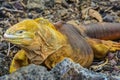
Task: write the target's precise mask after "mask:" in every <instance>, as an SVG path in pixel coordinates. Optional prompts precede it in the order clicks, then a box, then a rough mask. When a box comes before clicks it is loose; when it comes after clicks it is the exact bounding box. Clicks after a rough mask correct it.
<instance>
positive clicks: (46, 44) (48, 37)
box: [23, 27, 68, 64]
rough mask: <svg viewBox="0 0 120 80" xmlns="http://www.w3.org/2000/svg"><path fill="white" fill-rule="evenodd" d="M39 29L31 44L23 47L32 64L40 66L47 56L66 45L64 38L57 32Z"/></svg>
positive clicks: (47, 28)
mask: <svg viewBox="0 0 120 80" xmlns="http://www.w3.org/2000/svg"><path fill="white" fill-rule="evenodd" d="M39 29H40V30H38V32H36V33H35V37H34V39H33V42H32V43H31V44H30V45H29V46H24V47H23V48H24V49H25V50H26V51H27V53H28V54H26V55H27V57H28V58H29V59H30V60H31V63H34V64H41V63H42V62H43V61H44V60H45V59H46V58H47V57H48V56H49V55H51V54H53V53H55V52H57V51H58V50H59V49H61V48H62V47H64V46H66V44H68V42H67V39H66V37H65V36H64V35H62V34H61V33H59V32H58V31H56V30H54V29H52V28H49V27H46V28H45V27H41V28H39Z"/></svg>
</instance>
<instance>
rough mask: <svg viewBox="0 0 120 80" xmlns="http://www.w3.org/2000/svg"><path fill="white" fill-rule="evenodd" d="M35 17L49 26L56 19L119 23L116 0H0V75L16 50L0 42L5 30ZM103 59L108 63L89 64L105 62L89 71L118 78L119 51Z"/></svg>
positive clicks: (118, 8) (96, 61)
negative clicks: (45, 21)
mask: <svg viewBox="0 0 120 80" xmlns="http://www.w3.org/2000/svg"><path fill="white" fill-rule="evenodd" d="M37 1H38V2H37ZM38 17H44V18H46V19H49V20H50V21H51V22H53V23H55V22H57V21H60V20H63V21H72V22H76V23H77V24H89V23H98V22H111V23H116V22H117V23H120V0H0V40H1V41H0V76H2V75H5V74H8V73H9V71H8V70H9V65H10V62H11V60H12V58H13V56H14V55H15V53H16V52H17V51H18V50H19V49H20V48H19V47H18V46H16V45H13V44H11V43H8V42H6V41H4V39H3V34H4V33H5V31H6V29H7V28H9V27H10V26H12V25H14V24H15V23H17V22H19V21H21V20H23V19H26V18H30V19H35V18H38ZM118 41H119V40H118ZM107 57H108V60H109V61H108V63H107V64H106V65H105V66H103V67H100V68H98V69H92V66H93V65H99V64H101V63H104V61H105V60H95V61H94V62H93V65H92V66H91V67H90V69H92V70H94V71H96V72H103V73H105V74H108V75H110V74H112V75H116V76H119V75H120V51H117V52H115V53H114V54H113V53H112V52H109V53H108V55H107Z"/></svg>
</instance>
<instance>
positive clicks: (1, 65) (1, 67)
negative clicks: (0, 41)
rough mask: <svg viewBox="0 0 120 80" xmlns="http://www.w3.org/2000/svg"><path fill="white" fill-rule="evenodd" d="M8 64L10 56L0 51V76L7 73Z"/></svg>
mask: <svg viewBox="0 0 120 80" xmlns="http://www.w3.org/2000/svg"><path fill="white" fill-rule="evenodd" d="M7 61H8V62H7ZM9 66H10V58H9V57H7V56H6V55H4V54H1V53H0V76H3V75H5V74H8V72H9ZM0 80H1V79H0ZM3 80H4V79H3Z"/></svg>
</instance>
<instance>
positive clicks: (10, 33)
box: [4, 19, 39, 45]
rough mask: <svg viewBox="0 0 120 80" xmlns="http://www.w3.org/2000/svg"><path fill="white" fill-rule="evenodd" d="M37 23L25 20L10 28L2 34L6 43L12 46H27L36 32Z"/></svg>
mask: <svg viewBox="0 0 120 80" xmlns="http://www.w3.org/2000/svg"><path fill="white" fill-rule="evenodd" d="M38 26H39V25H38V23H37V22H36V21H35V20H31V19H26V20H23V21H21V22H19V23H17V24H15V25H13V26H11V27H10V28H9V29H8V30H7V31H6V32H5V34H4V38H5V40H6V41H9V42H11V43H13V44H19V45H29V44H30V43H31V42H32V41H33V38H34V37H35V33H36V31H37V30H38Z"/></svg>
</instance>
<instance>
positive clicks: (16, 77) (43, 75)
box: [0, 64, 55, 80]
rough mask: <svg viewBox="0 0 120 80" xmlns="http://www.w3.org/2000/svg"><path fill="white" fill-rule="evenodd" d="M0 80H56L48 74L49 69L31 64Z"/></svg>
mask: <svg viewBox="0 0 120 80" xmlns="http://www.w3.org/2000/svg"><path fill="white" fill-rule="evenodd" d="M0 80H55V79H54V77H53V75H52V74H50V73H48V71H47V69H46V68H45V67H43V66H37V65H34V64H31V65H29V66H27V67H23V68H21V69H19V70H18V71H16V72H14V73H12V74H10V75H5V76H3V77H1V78H0Z"/></svg>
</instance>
